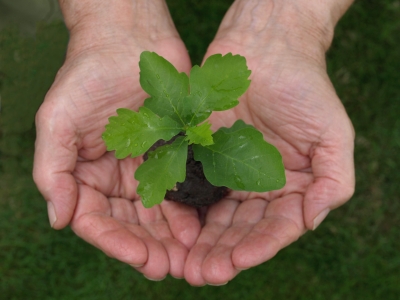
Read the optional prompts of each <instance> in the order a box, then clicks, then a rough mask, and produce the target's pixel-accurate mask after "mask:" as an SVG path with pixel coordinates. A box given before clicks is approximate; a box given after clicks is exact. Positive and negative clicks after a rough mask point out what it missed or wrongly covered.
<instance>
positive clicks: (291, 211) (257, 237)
mask: <svg viewBox="0 0 400 300" xmlns="http://www.w3.org/2000/svg"><path fill="white" fill-rule="evenodd" d="M302 200H303V197H302V195H300V194H291V195H286V196H283V197H282V198H280V199H276V200H274V201H272V202H270V203H269V204H268V206H267V209H266V211H265V215H264V217H263V218H262V219H261V220H260V221H259V222H258V223H257V224H256V225H255V226H254V227H253V228H252V229H251V231H250V232H249V233H248V234H247V235H246V236H245V237H244V238H243V239H242V240H241V241H240V242H239V243H238V244H237V245H236V246H235V248H234V250H233V252H232V262H233V265H234V266H235V268H236V269H239V270H245V269H248V268H250V267H253V266H257V265H259V264H261V263H263V262H265V261H267V260H269V259H271V258H272V257H273V256H275V254H276V253H277V252H278V251H279V250H281V249H282V248H284V247H286V246H288V245H289V244H290V243H292V242H294V241H296V240H297V239H298V238H299V237H300V236H301V235H302V234H304V233H305V231H306V229H305V227H304V222H303V214H302V212H303V206H302V203H303V201H302Z"/></svg>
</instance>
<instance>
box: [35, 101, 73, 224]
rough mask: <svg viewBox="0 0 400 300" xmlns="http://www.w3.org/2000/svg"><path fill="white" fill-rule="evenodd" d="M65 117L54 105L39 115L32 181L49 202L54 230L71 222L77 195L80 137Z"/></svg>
mask: <svg viewBox="0 0 400 300" xmlns="http://www.w3.org/2000/svg"><path fill="white" fill-rule="evenodd" d="M63 115H64V116H65V114H63V113H62V112H60V111H58V112H57V109H55V108H54V107H52V106H51V102H47V103H46V102H45V103H44V104H43V105H42V107H41V108H40V109H39V111H38V113H37V115H36V134H37V135H36V143H35V156H34V166H33V179H34V181H35V183H36V185H37V187H38V189H39V191H40V192H41V193H42V195H43V197H44V198H45V200H46V201H47V207H48V214H49V221H50V225H51V226H52V227H53V228H55V229H61V228H63V227H65V226H67V225H68V223H69V222H70V220H71V218H72V215H73V212H74V209H75V206H76V201H77V193H78V192H77V185H76V181H75V179H74V177H73V176H72V175H71V173H72V171H73V170H74V168H75V164H76V159H77V147H76V140H77V135H76V133H75V131H74V130H73V128H72V127H73V126H72V124H71V123H69V122H65V120H63ZM68 125H69V126H68Z"/></svg>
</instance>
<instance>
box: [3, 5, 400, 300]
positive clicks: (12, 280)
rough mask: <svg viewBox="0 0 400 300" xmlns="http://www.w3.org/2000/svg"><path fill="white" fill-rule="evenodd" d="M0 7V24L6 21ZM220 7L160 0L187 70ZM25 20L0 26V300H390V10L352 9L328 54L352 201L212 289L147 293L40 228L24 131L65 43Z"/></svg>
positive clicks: (397, 259) (399, 258)
mask: <svg viewBox="0 0 400 300" xmlns="http://www.w3.org/2000/svg"><path fill="white" fill-rule="evenodd" d="M7 2H9V1H6V0H3V1H0V17H1V16H9V12H10V10H8V11H7V9H10V6H9V5H8V6H7ZM17 2H21V1H17ZM25 2H26V3H27V2H28V1H25ZM36 2H37V1H36ZM231 2H232V1H228V0H223V1H222V0H220V1H211V0H210V1H195V0H169V1H168V3H169V6H170V10H171V14H172V15H173V18H174V20H175V22H176V25H177V27H178V30H179V32H180V33H181V36H182V38H183V40H184V41H185V43H186V45H187V47H188V49H189V52H190V55H191V57H192V59H193V62H194V63H200V62H201V58H202V56H203V54H204V52H205V50H206V47H207V45H208V44H209V42H210V41H211V40H212V38H213V36H214V34H215V32H216V30H217V27H218V24H219V22H220V20H221V18H222V17H223V15H224V13H225V11H226V9H227V8H228V7H229V5H230V4H231ZM9 3H10V2H9ZM14 4H15V3H14ZM25 16H26V15H25ZM46 16H49V14H48V13H46V14H45V15H44V16H40V18H39V19H42V20H43V19H45V20H47V21H48V20H50V19H49V18H48V19H46ZM27 19H28V18H27V17H23V18H20V19H18V18H17V19H13V20H14V22H16V24H15V25H10V23H8V24H5V23H4V22H3V23H1V22H0V27H1V28H2V30H1V32H0V95H1V111H0V299H131V298H135V299H177V298H180V299H192V298H193V299H194V298H196V299H210V300H212V299H222V298H223V299H241V300H242V299H400V253H399V250H400V227H399V225H400V216H399V213H400V187H399V186H400V185H399V182H400V172H399V168H400V159H399V157H398V154H399V153H400V119H399V113H400V1H398V0H381V1H372V0H371V1H369V0H363V1H356V3H355V4H354V5H353V6H352V7H351V9H350V10H349V11H348V13H347V14H346V15H345V17H344V18H343V19H342V20H341V21H340V23H339V25H338V26H337V30H336V35H335V39H334V42H333V45H332V47H331V49H330V51H329V52H328V54H327V59H328V71H329V74H330V76H331V79H332V81H333V83H334V85H335V87H336V89H337V92H338V94H339V96H340V98H341V99H342V100H343V102H344V104H345V106H346V109H347V111H348V113H349V115H350V117H351V119H352V121H353V124H354V127H355V129H356V132H357V137H356V152H355V161H356V175H357V189H356V192H355V195H354V197H353V198H352V200H351V201H350V202H348V203H347V204H346V205H345V206H343V207H341V208H339V209H337V210H335V211H333V212H332V213H331V214H330V215H329V217H328V218H327V219H326V221H325V222H324V223H323V224H322V225H321V226H320V227H319V228H318V230H317V231H316V232H313V233H307V234H306V235H305V236H304V237H302V238H301V239H300V240H299V241H298V242H296V243H294V244H293V245H291V246H289V247H288V248H286V249H284V250H282V251H281V252H280V253H279V254H278V255H277V256H276V257H275V258H273V259H272V260H270V261H268V262H266V263H264V264H263V265H260V266H258V267H255V268H253V269H250V270H248V271H244V272H242V273H241V274H240V275H238V276H237V277H236V278H235V279H234V280H232V281H231V282H230V283H229V284H228V285H226V286H223V287H210V286H207V287H202V288H194V287H190V286H189V285H188V284H187V283H186V282H185V281H183V280H176V279H173V278H170V277H167V278H166V279H165V280H164V281H162V282H150V281H148V280H146V279H145V278H144V277H143V276H142V275H141V274H139V273H137V272H135V271H134V270H132V269H131V268H130V267H129V266H126V265H124V264H122V263H120V262H118V261H115V260H113V259H110V258H108V257H106V256H105V255H104V254H103V253H101V252H100V251H99V250H97V249H95V248H94V247H92V246H90V245H88V244H86V243H85V242H83V241H82V240H80V239H79V238H77V237H76V236H75V235H74V234H73V233H72V232H71V230H70V229H69V228H66V229H64V230H61V231H54V230H52V229H50V227H49V225H48V220H47V213H46V205H45V202H44V201H43V199H42V197H41V195H40V194H39V193H38V191H37V190H36V187H35V185H34V183H33V182H32V178H31V169H32V156H33V143H34V139H35V131H34V126H33V121H34V115H35V112H36V110H37V108H38V107H39V105H40V103H41V102H42V100H43V97H44V95H45V93H46V91H47V90H48V88H49V86H50V85H51V83H52V80H53V78H54V75H55V73H56V72H57V69H58V68H59V67H60V65H61V64H62V62H63V58H64V54H65V47H66V44H67V40H68V33H67V32H66V30H65V27H64V25H63V24H62V22H61V21H58V22H57V21H52V22H39V23H36V24H37V25H36V37H35V38H34V37H33V36H32V30H31V29H29V26H32V24H34V23H35V22H36V21H37V20H35V19H34V18H33V20H30V19H29V20H28V21H29V22H26V21H27ZM21 24H22V25H23V26H22V28H21ZM21 30H22V32H24V34H21V33H20V32H21Z"/></svg>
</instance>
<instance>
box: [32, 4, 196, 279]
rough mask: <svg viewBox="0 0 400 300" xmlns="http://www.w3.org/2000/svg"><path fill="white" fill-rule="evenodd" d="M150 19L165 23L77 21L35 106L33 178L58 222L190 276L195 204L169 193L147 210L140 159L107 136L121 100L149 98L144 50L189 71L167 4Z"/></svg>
mask: <svg viewBox="0 0 400 300" xmlns="http://www.w3.org/2000/svg"><path fill="white" fill-rule="evenodd" d="M70 3H71V2H69V3H67V4H65V5H69V4H70ZM81 3H83V2H80V3H79V5H80V4H81ZM120 3H121V2H120ZM144 6H145V5H144ZM161 10H162V9H161ZM107 13H109V12H107ZM137 18H140V16H139V17H138V16H137ZM137 18H136V19H135V18H132V19H134V20H137ZM165 18H167V20H165ZM144 19H145V20H150V21H152V22H153V23H155V21H154V20H157V22H160V23H162V24H161V25H162V26H161V25H160V24H150V25H148V27H150V26H153V25H154V26H155V25H157V26H160V27H159V28H158V29H157V30H151V28H150V29H149V28H148V27H146V23H143V22H144V21H143V20H139V22H141V23H140V26H136V27H135V26H132V27H133V29H130V30H123V29H121V28H113V27H112V25H109V24H106V25H107V26H106V28H105V30H104V31H101V32H100V29H99V26H93V25H92V26H88V27H89V28H83V26H70V27H71V28H73V30H71V40H70V44H69V48H68V53H67V58H66V61H65V63H64V65H63V67H62V68H61V70H60V71H59V72H58V74H57V77H56V79H55V82H54V84H53V86H52V87H51V89H50V91H49V92H48V94H47V96H46V98H45V101H44V103H43V105H42V106H41V108H40V110H39V112H38V114H37V119H36V125H37V141H36V151H35V159H34V179H35V182H36V183H37V186H38V188H39V189H40V191H41V193H42V194H43V196H44V197H45V199H46V200H47V203H48V211H49V218H50V223H51V225H52V227H53V228H55V229H60V228H63V227H64V226H66V225H68V224H69V223H70V225H71V227H72V229H73V230H74V232H75V233H76V234H77V235H79V236H80V237H81V238H83V239H84V240H86V241H87V242H89V243H91V244H93V245H94V246H96V247H98V248H99V249H101V250H102V251H104V252H105V253H106V254H108V255H109V256H111V257H114V258H116V259H118V260H121V261H123V262H125V263H128V264H130V265H132V266H133V267H135V268H136V269H138V270H139V271H140V272H142V273H143V274H144V275H145V276H146V277H148V278H150V279H154V280H159V279H162V278H163V277H165V276H166V274H168V273H170V274H171V275H172V276H175V277H183V268H184V262H185V259H186V256H187V253H188V249H189V248H190V247H191V246H192V245H193V244H194V242H195V240H196V238H197V236H198V233H199V231H200V224H199V221H198V216H197V212H196V210H194V209H191V208H187V207H185V206H183V205H178V204H175V203H171V202H165V203H163V205H161V206H157V207H154V208H152V209H144V208H143V206H142V204H141V202H140V200H139V199H138V196H137V194H136V186H137V182H136V181H135V180H134V177H133V175H134V172H135V169H136V168H137V166H138V164H139V163H141V161H140V160H141V159H131V158H127V159H125V160H121V161H119V160H117V159H116V158H115V157H114V154H113V153H107V152H106V149H105V145H104V142H103V141H102V139H101V134H102V132H103V131H104V126H105V125H106V123H107V122H108V117H110V116H111V115H115V114H116V112H115V111H116V109H117V108H120V107H126V108H130V109H134V110H137V109H138V107H139V106H140V105H142V104H143V100H144V99H145V98H146V94H145V93H144V92H143V90H142V89H141V87H140V85H139V67H138V62H139V55H140V53H141V52H142V51H143V50H150V51H156V52H157V53H159V54H160V55H162V56H164V57H165V58H167V59H168V60H170V61H171V62H173V64H174V65H175V66H176V67H177V68H178V69H179V70H180V71H184V72H189V70H190V67H191V63H190V59H189V57H188V54H187V51H186V49H185V47H184V45H183V43H182V41H181V40H180V39H179V36H178V34H177V32H176V31H175V28H174V27H173V25H172V27H171V26H168V24H171V23H172V22H171V20H170V19H169V14H168V12H166V13H163V14H162V15H160V16H159V17H157V18H155V17H154V16H153V17H152V18H150V17H149V18H146V16H145V17H144ZM67 24H68V20H67ZM118 24H120V23H118ZM142 27H144V30H143V28H142ZM93 28H95V29H96V30H98V31H97V32H93ZM160 28H161V29H160ZM74 29H75V30H74ZM148 31H149V32H152V34H151V35H150V34H149V33H148Z"/></svg>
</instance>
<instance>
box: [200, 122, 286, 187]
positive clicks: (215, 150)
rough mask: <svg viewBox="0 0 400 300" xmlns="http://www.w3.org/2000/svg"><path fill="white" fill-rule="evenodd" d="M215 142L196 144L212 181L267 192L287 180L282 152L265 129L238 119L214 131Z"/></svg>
mask: <svg viewBox="0 0 400 300" xmlns="http://www.w3.org/2000/svg"><path fill="white" fill-rule="evenodd" d="M213 138H214V144H213V145H209V146H201V145H193V152H194V158H195V160H197V161H200V162H201V163H202V165H203V169H204V174H205V176H206V178H207V179H208V181H210V182H211V183H212V184H213V185H215V186H226V187H229V188H231V189H233V190H245V191H255V192H266V191H271V190H277V189H280V188H282V187H283V186H284V185H285V183H286V178H285V168H284V166H283V162H282V156H281V155H280V153H279V152H278V150H277V149H276V148H275V147H274V146H272V145H271V144H269V143H267V142H266V141H264V139H263V136H262V134H261V132H259V131H258V130H257V129H255V128H254V127H253V126H251V125H247V124H245V123H244V122H243V121H242V120H238V121H236V122H235V124H234V125H233V126H232V127H231V128H226V127H222V128H220V129H219V130H218V131H217V132H215V133H214V134H213Z"/></svg>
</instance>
